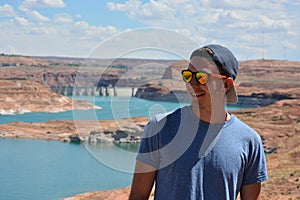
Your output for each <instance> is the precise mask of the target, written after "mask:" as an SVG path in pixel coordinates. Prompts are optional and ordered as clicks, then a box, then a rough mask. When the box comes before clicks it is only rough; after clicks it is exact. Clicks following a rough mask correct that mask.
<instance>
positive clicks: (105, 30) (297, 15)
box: [0, 0, 300, 60]
mask: <svg viewBox="0 0 300 200" xmlns="http://www.w3.org/2000/svg"><path fill="white" fill-rule="evenodd" d="M299 11H300V0H243V1H242V0H222V1H221V0H150V1H146V0H143V1H139V0H128V1H125V0H124V1H121V0H119V1H107V0H85V1H82V0H81V1H80V0H14V1H12V0H1V1H0V38H1V39H0V53H5V54H22V55H36V56H72V57H88V56H90V55H91V54H92V52H93V51H95V49H97V48H100V49H101V48H102V50H101V51H100V52H102V56H103V57H115V56H120V55H125V54H126V52H130V51H132V48H136V49H142V48H145V47H152V48H154V49H155V48H161V49H162V48H163V49H164V50H166V51H170V52H174V51H176V50H175V49H181V50H183V49H184V50H185V52H189V53H190V52H191V51H192V50H193V49H192V48H194V47H197V46H199V47H200V46H203V45H206V44H209V43H219V44H222V45H224V46H227V47H228V48H230V49H231V50H232V51H233V52H234V54H235V55H236V56H237V58H238V60H248V59H262V58H264V59H278V60H283V59H285V60H300V12H299ZM149 27H155V28H156V30H159V29H161V30H162V32H160V31H155V34H153V35H151V34H145V32H143V33H141V32H139V31H140V30H141V29H144V28H149ZM136 30H139V31H137V32H138V34H134V37H130V36H129V35H128V31H129V32H136ZM146 30H147V29H146ZM148 30H150V29H148ZM166 30H167V34H165V33H166ZM166 35H167V36H166ZM179 35H181V36H182V38H180V37H179ZM137 37H142V39H139V38H137ZM113 39H115V41H114V42H111V41H112V40H113ZM120 40H126V42H120ZM108 41H110V42H108ZM117 41H118V42H117ZM145 41H146V42H145ZM187 43H194V44H193V45H188V44H187ZM133 44H135V45H133ZM122 45H123V46H122ZM130 45H132V47H130V48H129V47H128V48H126V47H127V46H130ZM121 46H122V47H121ZM104 47H105V48H104ZM104 52H105V53H104ZM116 52H117V53H116ZM145 52H147V53H145ZM143 54H144V56H145V57H148V58H149V57H150V58H153V59H155V58H159V57H163V58H165V57H167V56H166V55H169V56H170V53H169V54H168V53H167V54H164V55H163V56H162V55H159V54H160V53H158V51H156V52H153V51H144V52H142V51H140V52H139V53H137V54H129V55H128V57H134V56H136V57H143ZM146 54H147V55H146ZM187 55H188V54H184V55H182V56H181V57H187ZM170 57H172V56H170Z"/></svg>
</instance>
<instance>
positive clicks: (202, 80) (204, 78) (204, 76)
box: [196, 72, 208, 85]
mask: <svg viewBox="0 0 300 200" xmlns="http://www.w3.org/2000/svg"><path fill="white" fill-rule="evenodd" d="M207 78H208V75H207V74H205V73H201V72H198V73H197V74H196V79H197V80H198V82H199V83H200V84H202V85H203V84H205V83H206V81H207Z"/></svg>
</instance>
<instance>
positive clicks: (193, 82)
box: [190, 75, 200, 86]
mask: <svg viewBox="0 0 300 200" xmlns="http://www.w3.org/2000/svg"><path fill="white" fill-rule="evenodd" d="M190 85H191V86H193V85H196V86H198V85H200V83H199V82H198V81H197V80H196V77H195V76H194V75H193V77H192V80H191V82H190Z"/></svg>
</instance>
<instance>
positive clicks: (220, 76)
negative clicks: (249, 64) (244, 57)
mask: <svg viewBox="0 0 300 200" xmlns="http://www.w3.org/2000/svg"><path fill="white" fill-rule="evenodd" d="M186 71H188V72H190V73H192V78H191V80H190V81H187V80H186V79H185V78H184V77H183V73H184V72H186ZM198 73H200V78H199V79H197V78H196V77H197V74H198ZM201 73H202V74H206V75H207V79H206V80H205V79H204V82H203V83H201V82H200V79H201V78H202V77H203V76H201ZM181 75H182V79H183V81H184V82H186V83H190V82H191V81H192V80H193V77H195V79H196V81H197V82H198V83H199V84H201V85H205V84H206V83H207V81H208V80H209V78H210V77H213V78H218V79H226V78H228V76H225V75H220V74H210V73H207V72H202V71H197V72H193V71H191V70H189V69H184V70H182V71H181Z"/></svg>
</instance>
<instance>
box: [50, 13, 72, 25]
mask: <svg viewBox="0 0 300 200" xmlns="http://www.w3.org/2000/svg"><path fill="white" fill-rule="evenodd" d="M53 19H54V21H55V22H58V23H73V18H72V16H71V15H69V14H55V16H54V18H53Z"/></svg>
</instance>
